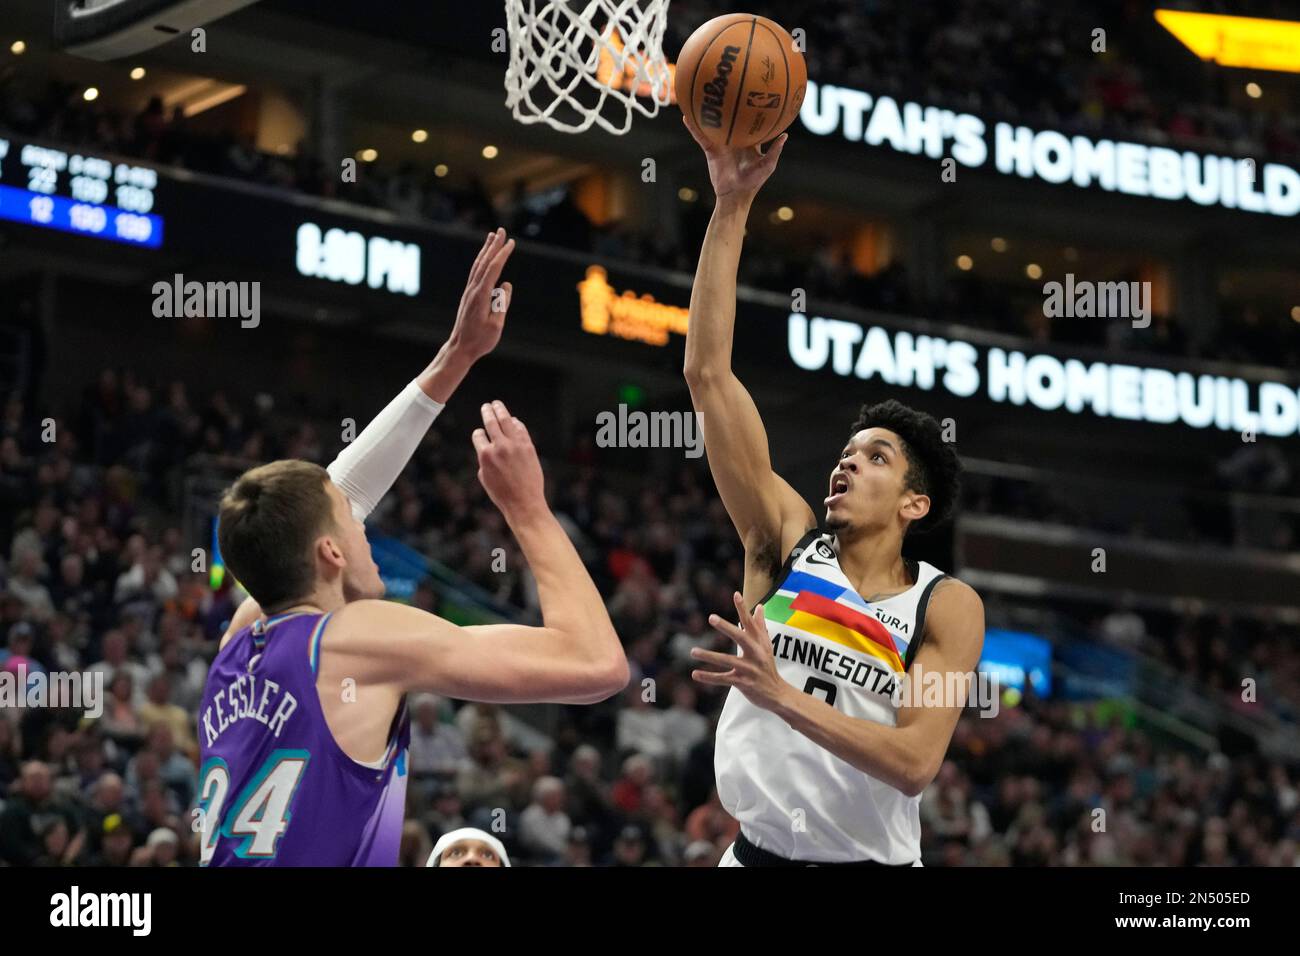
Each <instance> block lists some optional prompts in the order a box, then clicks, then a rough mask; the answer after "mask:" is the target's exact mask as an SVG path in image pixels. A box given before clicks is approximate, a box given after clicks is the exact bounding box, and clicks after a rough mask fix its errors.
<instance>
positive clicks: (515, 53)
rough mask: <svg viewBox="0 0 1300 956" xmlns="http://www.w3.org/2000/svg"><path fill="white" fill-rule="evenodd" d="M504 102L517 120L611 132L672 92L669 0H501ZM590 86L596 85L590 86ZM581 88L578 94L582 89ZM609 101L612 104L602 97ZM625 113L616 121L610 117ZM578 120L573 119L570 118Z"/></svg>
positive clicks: (652, 108)
mask: <svg viewBox="0 0 1300 956" xmlns="http://www.w3.org/2000/svg"><path fill="white" fill-rule="evenodd" d="M505 4H506V34H507V36H508V38H509V41H510V66H509V67H508V68H507V69H506V106H507V107H509V108H510V110H511V112H512V113H513V114H514V117H515V119H517V120H518V121H519V122H521V123H545V124H547V125H548V126H552V127H554V128H555V129H558V130H561V131H562V132H565V133H581V132H583V131H584V130H587V129H589V128H590V127H591V125H592V124H593V123H596V124H599V125H600V126H601V128H602V129H605V130H607V131H608V132H610V133H613V134H615V135H622V134H623V133H626V132H627V131H628V130H629V129H630V128H631V126H632V113H633V111H634V110H635V111H636V112H638V113H640V114H641V115H642V116H646V117H652V116H654V115H656V114H657V113H658V112H659V107H661V106H667V105H668V101H669V97H670V95H671V92H672V82H671V77H670V75H669V71H668V66H667V64H666V63H665V62H664V52H663V37H664V27H665V26H666V25H667V22H668V0H505ZM593 90H594V92H593ZM579 94H580V95H579ZM611 101H612V102H613V104H614V106H611V107H610V108H609V110H606V103H608V102H611ZM606 112H608V113H610V114H611V116H612V115H614V114H622V119H621V123H620V122H618V121H617V120H615V121H614V122H611V121H610V118H609V117H606V115H605V114H606ZM575 120H576V121H575Z"/></svg>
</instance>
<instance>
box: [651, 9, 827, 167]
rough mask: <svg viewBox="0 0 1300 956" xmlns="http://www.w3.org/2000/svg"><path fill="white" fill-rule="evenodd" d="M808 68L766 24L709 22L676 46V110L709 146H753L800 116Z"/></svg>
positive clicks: (736, 17)
mask: <svg viewBox="0 0 1300 956" xmlns="http://www.w3.org/2000/svg"><path fill="white" fill-rule="evenodd" d="M807 86H808V67H807V64H805V63H804V58H803V54H802V53H801V52H799V50H797V49H796V48H795V43H794V40H793V38H792V37H791V36H790V34H789V33H787V32H786V31H785V29H784V28H783V27H782V26H781V25H780V24H779V23H775V22H773V21H772V20H769V19H767V17H758V16H754V15H752V14H748V13H728V14H726V15H724V16H720V17H714V18H713V19H712V20H710V21H709V22H708V23H705V24H704V25H703V26H701V27H700V28H699V29H698V30H696V31H695V32H694V33H692V34H691V36H690V38H689V39H688V40H687V41H686V43H685V44H683V45H682V52H681V55H679V56H678V57H677V76H676V90H677V105H678V106H680V107H681V108H682V110H683V111H689V112H688V115H689V117H690V119H691V121H692V122H693V123H694V124H695V125H696V126H697V127H698V128H699V129H700V130H701V131H702V132H703V133H704V136H705V137H706V138H707V139H708V140H709V141H710V142H711V143H713V144H715V145H727V146H740V147H744V146H753V145H755V144H757V143H764V142H767V141H768V140H770V139H772V138H774V137H776V136H779V135H780V134H781V133H782V132H783V131H784V130H785V128H786V127H787V126H789V125H790V124H791V123H792V122H794V118H795V117H796V116H798V115H799V107H800V106H802V105H803V95H804V91H805V89H806V88H807Z"/></svg>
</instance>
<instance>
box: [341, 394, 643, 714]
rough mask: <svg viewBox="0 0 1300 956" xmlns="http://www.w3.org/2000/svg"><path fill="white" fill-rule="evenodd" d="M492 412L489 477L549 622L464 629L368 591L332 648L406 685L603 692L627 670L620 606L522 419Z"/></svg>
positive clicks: (468, 690)
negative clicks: (618, 623)
mask: <svg viewBox="0 0 1300 956" xmlns="http://www.w3.org/2000/svg"><path fill="white" fill-rule="evenodd" d="M482 412H483V428H481V429H479V430H477V431H475V433H474V447H475V449H476V451H477V452H478V457H479V480H480V481H482V483H483V487H484V488H485V489H486V490H487V492H488V495H489V496H490V497H491V498H492V500H493V502H495V503H496V505H497V507H498V508H500V509H501V513H502V515H503V516H504V517H505V519H506V522H507V523H508V524H509V525H510V528H511V530H512V531H513V532H514V534H515V537H516V539H518V541H519V545H520V547H521V548H522V550H523V552H524V556H525V557H526V558H527V559H528V565H529V567H530V568H531V569H532V571H533V574H534V576H535V577H536V579H537V590H538V595H539V597H540V599H541V606H542V622H543V623H542V626H541V627H528V626H525V625H519V624H494V625H488V626H482V627H457V626H456V625H454V624H451V623H449V622H447V621H444V620H442V619H441V618H438V617H436V616H434V615H432V614H427V613H425V612H424V611H420V610H417V609H415V608H411V607H405V606H403V605H399V604H390V603H386V602H382V601H360V602H356V603H354V604H349V605H347V606H346V607H344V608H343V609H342V610H340V611H339V612H338V614H337V615H336V618H337V625H336V634H335V635H334V636H333V637H331V638H330V645H329V646H330V652H331V653H332V654H344V655H349V657H350V660H348V661H346V662H345V663H344V664H343V665H342V667H343V670H342V672H346V673H349V674H357V675H359V678H358V679H359V680H361V681H363V682H364V683H369V684H380V685H386V686H388V687H390V688H391V689H392V690H394V691H396V692H398V693H405V692H407V691H411V690H430V691H434V692H436V693H440V694H446V695H448V696H451V697H458V698H461V699H464V700H480V701H489V702H496V703H524V702H540V701H548V702H559V703H574V704H585V703H594V702H595V701H598V700H604V699H605V698H606V697H609V696H611V695H612V694H615V693H617V692H618V691H619V690H621V689H622V688H623V687H624V686H625V685H626V684H627V680H628V666H627V658H626V656H625V655H624V653H623V648H622V645H621V644H620V643H619V640H618V636H617V635H616V634H615V633H614V626H613V624H612V623H611V622H610V619H609V613H608V612H607V611H606V610H605V605H604V602H603V601H602V600H601V597H600V592H599V591H597V590H596V585H595V584H594V583H593V582H592V580H591V577H590V575H588V574H587V569H586V568H585V567H584V566H583V564H582V559H581V558H579V557H578V552H577V551H576V550H575V549H574V547H573V544H572V543H571V542H570V541H569V538H568V536H567V535H566V534H565V533H564V530H563V528H561V526H560V523H559V522H558V521H557V520H556V519H555V516H554V515H553V514H552V513H551V511H550V508H549V507H547V504H546V498H545V495H544V491H543V485H542V469H541V464H540V463H539V462H538V460H537V452H536V450H535V449H534V448H533V443H532V440H531V439H530V438H529V436H528V431H527V429H526V428H525V427H524V424H523V422H521V421H519V419H517V418H515V417H513V416H512V415H511V414H510V413H509V411H508V410H507V409H506V407H505V406H504V405H503V404H502V403H500V402H494V403H492V404H491V405H484V406H483V409H482Z"/></svg>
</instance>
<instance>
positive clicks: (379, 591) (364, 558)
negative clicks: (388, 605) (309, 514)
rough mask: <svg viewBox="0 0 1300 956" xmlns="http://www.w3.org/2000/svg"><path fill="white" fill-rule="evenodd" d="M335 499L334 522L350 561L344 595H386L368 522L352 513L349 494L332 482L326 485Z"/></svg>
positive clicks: (350, 598)
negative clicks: (373, 550)
mask: <svg viewBox="0 0 1300 956" xmlns="http://www.w3.org/2000/svg"><path fill="white" fill-rule="evenodd" d="M326 488H327V490H328V492H329V496H330V498H331V499H332V500H333V502H334V524H335V527H336V528H337V529H338V543H339V547H340V548H341V549H342V551H343V557H344V558H345V559H346V561H347V565H346V566H345V567H344V568H343V597H344V599H345V600H348V601H359V600H362V599H363V598H380V597H383V596H384V582H383V580H381V579H380V577H379V566H378V565H377V564H375V559H374V558H372V557H371V556H370V542H369V540H367V538H366V526H365V524H364V523H363V522H361V521H358V520H357V518H356V516H355V515H353V514H352V506H351V505H350V504H349V503H348V499H347V496H346V495H344V494H343V492H341V491H339V489H338V488H337V487H336V486H335V485H334V483H333V482H329V483H328V484H327V485H326Z"/></svg>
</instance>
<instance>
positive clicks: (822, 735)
mask: <svg viewBox="0 0 1300 956" xmlns="http://www.w3.org/2000/svg"><path fill="white" fill-rule="evenodd" d="M686 125H687V128H688V129H690V130H691V133H692V135H693V136H695V139H696V141H697V142H698V143H699V144H700V146H701V147H702V148H703V149H704V153H705V156H706V158H707V160H708V165H709V178H710V180H711V181H712V183H713V189H714V192H715V194H716V196H717V204H716V206H715V207H714V211H713V217H712V219H711V220H710V222H709V227H708V231H707V233H706V235H705V239H704V247H703V249H702V250H701V252H700V261H699V267H698V269H697V271H696V274H695V285H694V288H693V289H692V292H691V307H690V322H689V327H688V328H689V331H688V333H687V336H686V364H685V374H686V381H687V383H688V385H689V386H690V391H691V399H692V402H693V403H694V406H695V409H696V411H697V412H698V413H699V414H700V416H701V419H702V426H703V428H704V437H705V449H706V452H707V454H708V460H709V468H710V470H711V471H712V473H713V478H714V481H715V483H716V484H717V487H718V493H719V495H720V496H721V498H722V502H723V504H724V505H725V506H726V509H727V513H728V514H729V515H730V516H731V520H732V523H733V524H734V525H735V527H736V531H737V532H738V533H739V535H740V538H741V541H742V542H743V544H744V547H745V581H744V594H743V596H742V595H740V594H737V595H736V609H737V612H738V614H739V618H740V623H741V627H739V628H738V627H736V626H735V625H732V624H730V623H729V622H726V621H722V620H720V619H719V618H718V617H717V616H716V615H714V616H713V617H712V619H711V621H710V623H712V624H713V626H714V627H715V628H717V629H718V630H719V631H721V632H722V633H724V634H726V635H728V636H729V637H730V638H732V639H733V640H734V641H735V642H736V644H737V645H738V648H739V655H738V656H737V655H731V654H721V653H716V652H712V651H706V650H703V649H702V648H696V649H695V650H694V651H693V655H692V656H694V657H695V658H696V659H697V660H698V661H700V662H701V663H702V664H705V665H708V668H709V669H703V668H702V669H699V670H696V671H694V672H693V676H694V677H695V679H696V680H697V681H699V682H700V683H703V684H711V685H714V686H720V687H730V688H731V690H730V692H729V693H728V695H727V699H726V703H725V705H724V707H723V711H722V716H721V718H720V719H719V721H718V729H717V738H716V746H715V758H714V769H715V772H716V774H717V785H718V796H719V797H720V799H721V801H722V804H723V806H724V807H725V808H726V809H727V811H728V812H729V813H730V814H731V815H732V816H734V817H735V818H736V820H737V821H738V822H739V823H740V836H739V837H737V839H736V841H735V843H734V844H733V845H732V846H731V847H730V848H728V850H727V851H726V853H725V854H724V855H723V858H722V860H721V862H720V865H722V866H755V865H758V866H762V865H775V866H781V865H809V864H818V865H827V864H864V865H882V864H883V865H889V866H917V865H920V862H921V861H920V856H921V846H920V842H921V823H920V813H919V805H920V795H921V792H922V791H923V790H924V789H925V788H926V786H927V785H928V784H929V783H930V781H931V780H933V779H934V776H935V774H937V773H938V771H939V767H940V764H941V763H942V762H943V757H944V753H945V752H946V751H947V749H948V742H949V740H950V739H951V738H952V732H953V729H954V728H955V726H956V724H957V720H958V718H959V717H960V715H961V711H962V707H963V705H964V703H965V701H964V700H960V701H954V700H945V701H943V704H944V706H928V707H923V706H899V705H898V704H899V698H900V697H902V698H903V700H902V702H903V703H906V702H907V700H908V698H907V697H906V696H905V695H900V694H898V693H896V688H899V687H900V682H901V681H902V679H903V677H904V675H905V674H910V675H913V676H915V674H916V672H918V670H919V669H923V670H924V671H925V672H927V673H931V674H936V673H937V674H946V673H949V672H957V673H959V674H962V675H968V674H970V673H971V672H973V671H974V669H975V667H976V665H977V663H978V661H979V656H980V650H981V648H982V646H983V641H984V609H983V605H982V604H981V602H980V599H979V596H978V595H977V594H976V593H975V592H974V590H972V589H971V588H970V587H969V586H967V585H966V584H963V583H961V582H959V581H957V580H955V579H953V578H950V577H948V576H947V575H945V574H943V573H942V572H941V571H939V570H938V569H937V568H934V567H932V566H931V565H929V564H926V563H925V562H919V563H917V562H912V561H909V560H907V559H905V558H904V557H903V554H902V546H903V540H904V537H905V536H906V535H907V533H908V531H909V530H910V529H912V528H923V527H926V526H932V525H933V524H936V523H938V522H940V521H942V520H944V519H946V518H947V517H948V515H949V513H950V512H951V509H952V507H953V504H954V501H955V498H956V493H957V488H958V478H959V473H960V466H959V463H958V461H957V457H956V454H955V453H954V452H953V450H952V448H951V446H949V445H947V444H946V443H944V441H943V440H942V438H941V435H940V429H939V425H938V423H937V422H936V421H935V420H934V419H933V418H932V417H930V416H929V415H925V414H923V413H920V412H917V411H914V410H912V409H909V408H907V407H906V406H903V405H901V404H899V403H898V402H895V401H888V402H884V403H882V404H879V405H875V406H871V407H864V408H863V409H862V413H861V416H860V417H859V419H858V420H857V421H856V422H855V423H854V424H853V425H852V427H851V429H850V434H849V438H848V441H847V442H846V443H845V445H844V447H843V448H842V449H837V450H836V451H838V461H835V462H834V463H833V467H831V468H830V469H829V475H828V479H827V484H828V488H827V490H828V494H827V496H826V499H825V502H824V504H825V513H824V519H823V521H822V522H821V524H820V526H819V525H818V522H817V520H816V518H815V516H814V513H813V510H812V509H811V508H810V507H809V506H808V504H807V503H806V502H805V501H804V500H803V499H802V498H801V497H800V496H799V495H798V494H797V493H796V492H795V491H794V489H793V488H791V487H790V485H789V484H787V483H786V482H785V481H784V480H782V479H781V478H780V476H778V475H777V474H776V473H774V472H773V471H772V462H771V459H770V456H769V452H768V442H767V434H766V432H765V431H764V428H763V422H762V420H761V419H760V417H759V414H758V410H757V408H756V407H755V405H754V401H753V399H752V398H751V397H750V395H749V393H748V392H747V391H746V390H745V387H744V386H743V385H742V384H741V383H740V380H739V379H738V378H737V377H736V376H735V374H734V373H733V371H732V369H731V343H732V331H733V326H734V324H735V316H736V270H737V267H738V265H739V261H740V249H741V243H742V240H743V237H744V231H745V221H746V219H747V218H748V214H749V209H750V205H751V203H752V202H753V200H754V196H755V195H756V193H757V192H758V189H759V187H760V186H762V184H763V183H764V182H765V181H766V180H767V178H768V176H770V175H771V173H772V170H773V169H774V168H775V167H776V163H777V160H778V158H779V157H780V155H781V150H782V148H783V147H784V145H785V140H786V136H785V135H784V134H783V135H782V136H781V137H779V138H778V139H777V140H776V141H775V142H773V143H772V144H771V146H770V148H769V149H768V151H767V153H763V152H762V151H761V150H760V149H759V148H758V147H753V148H751V149H735V148H731V147H725V146H723V147H715V146H712V145H710V144H708V143H707V141H706V140H705V139H704V138H703V137H702V136H701V135H699V132H698V130H696V129H694V128H692V127H691V124H690V122H689V121H687V124H686ZM829 452H830V449H828V456H827V457H828V459H829V457H830V455H829ZM828 464H830V462H829V461H828ZM751 608H752V609H755V611H754V612H753V613H752V615H751V612H750V609H751Z"/></svg>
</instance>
